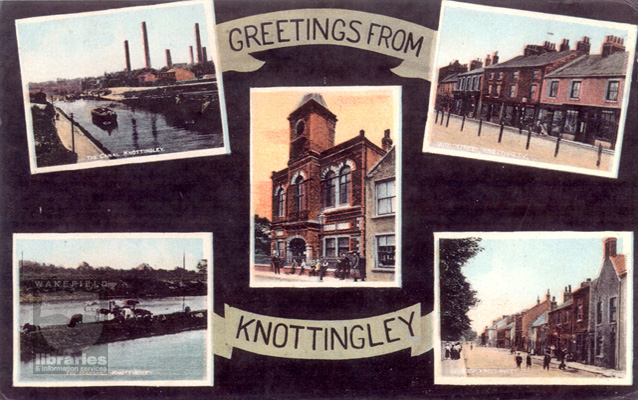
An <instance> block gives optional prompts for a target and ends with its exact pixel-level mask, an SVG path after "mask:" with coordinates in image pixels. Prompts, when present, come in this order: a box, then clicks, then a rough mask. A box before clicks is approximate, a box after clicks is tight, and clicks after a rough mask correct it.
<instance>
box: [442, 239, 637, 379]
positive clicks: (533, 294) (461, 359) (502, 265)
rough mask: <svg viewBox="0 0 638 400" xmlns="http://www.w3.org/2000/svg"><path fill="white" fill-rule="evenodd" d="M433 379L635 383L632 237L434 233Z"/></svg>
mask: <svg viewBox="0 0 638 400" xmlns="http://www.w3.org/2000/svg"><path fill="white" fill-rule="evenodd" d="M435 246H436V247H435V257H436V260H435V277H436V279H435V280H436V283H435V302H436V304H435V307H434V311H435V317H434V321H435V323H434V338H435V343H434V354H435V355H434V359H435V363H434V364H435V368H434V371H435V372H434V377H435V383H436V384H453V385H521V384H524V385H631V383H632V365H633V359H632V358H633V351H632V349H633V340H632V339H633V334H632V332H633V286H632V285H633V253H632V252H633V248H634V244H633V233H632V232H498V233H497V232H492V233H485V232H468V233H435Z"/></svg>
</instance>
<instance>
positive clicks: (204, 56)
mask: <svg viewBox="0 0 638 400" xmlns="http://www.w3.org/2000/svg"><path fill="white" fill-rule="evenodd" d="M206 61H208V58H207V57H206V47H202V62H204V63H205V62H206Z"/></svg>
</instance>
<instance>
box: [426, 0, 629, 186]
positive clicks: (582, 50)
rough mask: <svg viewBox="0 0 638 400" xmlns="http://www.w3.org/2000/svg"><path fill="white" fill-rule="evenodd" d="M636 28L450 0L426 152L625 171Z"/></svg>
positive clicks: (601, 172)
mask: <svg viewBox="0 0 638 400" xmlns="http://www.w3.org/2000/svg"><path fill="white" fill-rule="evenodd" d="M635 47H636V26H634V25H628V24H619V23H612V22H606V21H595V20H588V19H582V18H573V17H560V16H556V15H549V14H541V13H532V12H523V11H517V10H510V9H505V8H495V7H484V6H477V5H469V4H463V3H456V2H452V1H444V2H443V6H442V10H441V17H440V22H439V34H438V42H437V50H436V61H435V68H434V72H433V75H434V76H433V77H432V82H435V84H433V85H432V88H431V92H430V103H429V104H430V107H429V110H428V119H427V123H426V131H425V140H424V144H423V151H424V152H429V153H437V154H445V155H452V156H461V157H469V158H477V159H483V160H490V161H497V162H502V163H511V164H519V165H527V166H534V167H539V168H548V169H554V170H561V171H570V172H575V173H582V174H589V175H597V176H604V177H610V178H616V177H617V176H618V166H619V162H620V152H621V148H622V138H623V132H624V124H625V117H626V114H627V105H628V101H629V88H630V83H631V77H632V68H633V62H632V60H634V58H635V57H634V53H635V51H634V49H635Z"/></svg>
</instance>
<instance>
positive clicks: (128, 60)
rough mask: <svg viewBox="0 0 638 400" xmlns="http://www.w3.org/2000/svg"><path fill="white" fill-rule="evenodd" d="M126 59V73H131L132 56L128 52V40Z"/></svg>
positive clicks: (125, 52) (125, 50) (125, 48)
mask: <svg viewBox="0 0 638 400" xmlns="http://www.w3.org/2000/svg"><path fill="white" fill-rule="evenodd" d="M124 58H125V59H126V72H131V54H130V53H129V51H128V40H125V41H124Z"/></svg>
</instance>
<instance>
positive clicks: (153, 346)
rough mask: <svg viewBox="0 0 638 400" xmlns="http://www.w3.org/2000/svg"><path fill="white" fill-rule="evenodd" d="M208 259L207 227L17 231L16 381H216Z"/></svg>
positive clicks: (34, 383)
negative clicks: (180, 230) (194, 229)
mask: <svg viewBox="0 0 638 400" xmlns="http://www.w3.org/2000/svg"><path fill="white" fill-rule="evenodd" d="M209 260H212V235H211V234H210V233H127V234H88V233H83V234H16V235H14V282H13V284H14V299H13V307H14V321H13V327H14V336H13V343H14V355H13V356H14V375H13V381H14V385H15V386H65V385H71V386H90V385H96V384H99V385H111V386H113V385H118V386H123V385H129V386H130V385H146V386H148V385H161V386H167V385H172V386H175V385H179V386H210V385H212V371H211V369H212V333H211V332H212V329H211V326H212V314H211V312H210V309H211V304H212V277H211V276H212V271H211V269H210V268H209V266H208V263H209Z"/></svg>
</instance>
